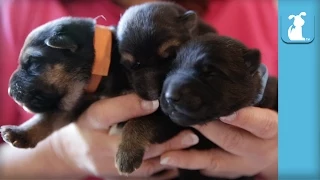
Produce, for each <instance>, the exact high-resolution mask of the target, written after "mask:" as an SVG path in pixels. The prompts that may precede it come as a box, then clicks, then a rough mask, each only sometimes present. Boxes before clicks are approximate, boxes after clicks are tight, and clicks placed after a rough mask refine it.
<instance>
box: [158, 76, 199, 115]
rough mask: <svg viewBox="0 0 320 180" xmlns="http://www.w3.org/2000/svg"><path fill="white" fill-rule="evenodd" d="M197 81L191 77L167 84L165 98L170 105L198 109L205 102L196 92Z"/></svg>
mask: <svg viewBox="0 0 320 180" xmlns="http://www.w3.org/2000/svg"><path fill="white" fill-rule="evenodd" d="M196 88H197V86H196V83H194V82H193V81H192V80H190V79H181V78H179V79H176V80H173V81H171V82H170V83H168V84H167V86H166V89H165V92H164V98H165V100H166V102H167V103H168V104H169V106H174V107H176V108H179V109H181V108H182V109H185V110H196V109H198V108H199V107H200V106H201V104H202V103H203V101H202V98H201V97H200V96H198V94H197V93H196Z"/></svg>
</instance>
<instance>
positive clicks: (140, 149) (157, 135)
mask: <svg viewBox="0 0 320 180" xmlns="http://www.w3.org/2000/svg"><path fill="white" fill-rule="evenodd" d="M180 130H181V127H179V126H177V125H176V124H174V123H173V122H172V121H171V120H170V119H169V118H168V117H166V116H165V115H163V114H162V112H159V111H158V112H156V113H154V114H151V115H148V116H144V117H140V118H135V119H132V120H129V121H128V122H127V123H126V124H125V126H124V128H123V131H122V140H121V143H120V145H119V149H118V151H117V154H116V167H117V169H118V171H119V173H120V174H124V175H126V174H130V173H132V172H133V171H135V170H136V169H138V168H139V167H140V166H141V164H142V160H143V156H144V153H145V150H146V148H147V147H148V146H149V145H150V144H154V143H162V142H164V141H166V140H168V139H170V138H171V137H173V136H174V135H176V134H178V132H180Z"/></svg>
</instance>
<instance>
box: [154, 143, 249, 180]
mask: <svg viewBox="0 0 320 180" xmlns="http://www.w3.org/2000/svg"><path fill="white" fill-rule="evenodd" d="M160 163H161V164H163V165H169V166H173V167H177V168H182V169H189V170H201V172H202V174H204V175H207V176H216V177H220V176H221V177H226V178H235V177H238V176H239V175H243V173H244V172H247V174H251V173H253V172H254V171H255V169H254V167H249V166H248V165H247V163H246V160H245V159H243V158H241V157H239V156H235V155H233V154H230V153H227V152H225V151H223V150H221V149H212V150H207V151H197V150H188V151H171V152H167V153H165V154H163V155H162V156H161V162H160Z"/></svg>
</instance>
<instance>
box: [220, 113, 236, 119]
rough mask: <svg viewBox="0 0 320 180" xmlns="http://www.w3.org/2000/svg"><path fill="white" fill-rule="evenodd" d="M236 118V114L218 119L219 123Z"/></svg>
mask: <svg viewBox="0 0 320 180" xmlns="http://www.w3.org/2000/svg"><path fill="white" fill-rule="evenodd" d="M235 118H236V113H232V114H231V115H229V116H223V117H220V120H221V121H233V120H234V119H235Z"/></svg>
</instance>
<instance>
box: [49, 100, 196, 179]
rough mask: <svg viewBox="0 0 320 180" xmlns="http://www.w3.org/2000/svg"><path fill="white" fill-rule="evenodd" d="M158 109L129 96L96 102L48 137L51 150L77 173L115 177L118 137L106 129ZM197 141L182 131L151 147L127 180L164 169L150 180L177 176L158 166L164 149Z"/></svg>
mask: <svg viewBox="0 0 320 180" xmlns="http://www.w3.org/2000/svg"><path fill="white" fill-rule="evenodd" d="M158 106H159V104H158V102H157V101H142V100H141V99H139V98H138V97H137V96H136V95H133V94H130V95H124V96H120V97H116V98H111V99H106V100H101V101H98V102H96V103H94V104H93V105H92V106H91V107H90V108H89V109H88V110H87V111H86V112H85V113H84V114H83V115H82V116H81V117H80V119H79V120H78V121H77V123H74V124H70V125H69V126H66V127H64V128H63V129H61V130H59V131H57V132H56V133H54V134H53V136H52V137H51V138H50V141H51V143H52V147H53V151H54V152H55V153H56V155H57V157H58V159H60V160H63V161H64V163H66V164H67V165H68V166H70V168H73V169H76V170H77V171H79V172H81V173H85V174H90V175H96V176H99V177H108V178H115V177H119V174H118V171H117V169H116V168H115V163H114V161H115V160H114V157H115V154H116V152H117V149H118V146H119V143H120V140H121V137H120V136H119V135H108V131H109V128H110V127H111V126H112V125H113V124H116V123H119V122H122V121H126V120H127V119H130V118H133V117H137V116H142V115H146V114H149V113H151V112H153V111H155V110H156V109H157V108H158ZM197 141H198V140H197V137H196V136H195V135H193V134H192V133H191V132H189V131H184V132H181V133H180V134H179V135H177V136H176V137H174V138H173V139H172V140H171V141H170V142H168V143H164V144H161V145H153V146H151V147H150V148H149V149H148V150H147V153H146V154H145V161H144V162H143V164H142V166H141V167H140V168H139V169H138V170H137V171H135V172H134V173H132V174H130V176H129V177H131V178H134V177H136V178H139V179H141V178H143V177H150V176H152V175H153V174H154V173H157V172H160V171H162V170H166V169H171V170H170V171H167V172H166V173H164V174H162V175H161V176H155V177H154V178H153V179H170V178H173V177H175V176H177V172H176V171H175V170H173V168H170V167H169V166H164V165H160V158H159V156H160V155H161V154H162V153H163V152H165V151H168V150H177V149H182V148H186V147H188V146H191V145H194V144H196V143H197ZM183 142H187V143H183ZM188 142H191V144H190V143H189V144H188Z"/></svg>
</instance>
